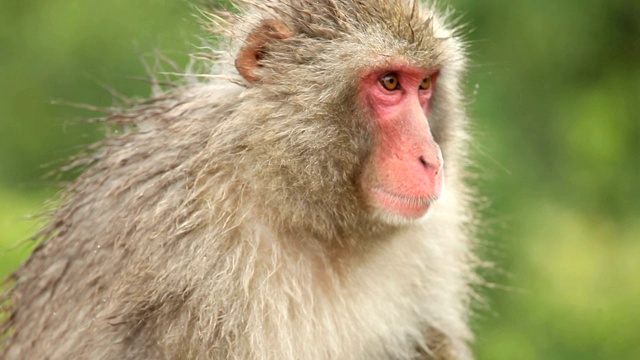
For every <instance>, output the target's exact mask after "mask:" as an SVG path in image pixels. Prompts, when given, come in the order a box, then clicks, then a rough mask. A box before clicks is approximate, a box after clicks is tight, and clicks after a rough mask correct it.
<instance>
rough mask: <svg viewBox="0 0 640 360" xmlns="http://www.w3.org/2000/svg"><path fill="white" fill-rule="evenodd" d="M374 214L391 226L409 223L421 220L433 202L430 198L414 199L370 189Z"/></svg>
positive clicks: (378, 188) (379, 189)
mask: <svg viewBox="0 0 640 360" xmlns="http://www.w3.org/2000/svg"><path fill="white" fill-rule="evenodd" d="M370 196H371V200H372V202H373V205H374V208H375V213H376V214H377V215H378V216H379V217H381V218H383V219H385V220H386V221H387V222H389V223H392V224H403V223H411V222H413V221H415V220H418V219H421V218H423V217H424V216H425V215H427V213H428V212H429V208H430V207H431V205H432V204H433V202H434V201H435V199H433V198H431V197H417V196H416V197H414V196H406V195H399V194H395V193H392V192H390V191H387V190H384V189H382V188H380V187H374V188H371V191H370Z"/></svg>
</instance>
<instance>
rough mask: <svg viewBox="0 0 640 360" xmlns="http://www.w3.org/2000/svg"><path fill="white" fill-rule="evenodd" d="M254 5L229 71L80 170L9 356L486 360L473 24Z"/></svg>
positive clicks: (430, 10)
mask: <svg viewBox="0 0 640 360" xmlns="http://www.w3.org/2000/svg"><path fill="white" fill-rule="evenodd" d="M235 5H236V6H237V7H238V8H239V9H240V11H241V13H240V14H238V13H236V12H233V13H225V12H223V11H214V12H213V13H211V14H210V16H209V20H210V21H211V22H212V23H216V24H217V25H215V26H214V27H215V28H216V29H217V30H216V31H218V32H219V33H221V34H223V35H224V36H226V39H228V41H227V42H226V43H224V44H225V45H223V50H217V51H215V52H211V54H215V56H212V57H211V58H212V59H213V58H214V57H215V59H213V60H211V59H209V60H204V61H205V62H207V64H208V66H209V68H210V69H211V70H210V71H209V70H208V71H207V73H206V74H203V75H204V76H200V78H201V79H200V80H199V81H183V82H181V83H179V84H175V85H174V86H172V87H170V88H168V89H165V90H163V91H162V92H161V93H158V94H155V95H154V97H152V98H151V99H147V100H144V101H141V102H139V103H137V104H136V105H133V106H130V107H128V108H126V109H115V110H113V112H112V113H111V114H110V115H108V116H107V117H106V118H105V120H106V121H107V122H108V123H110V124H112V125H113V126H119V127H120V128H124V129H126V131H119V132H114V133H113V134H112V135H110V136H108V137H107V139H106V140H104V141H103V142H102V143H101V144H100V146H96V147H94V148H92V149H93V150H92V151H90V153H89V155H86V156H84V157H81V158H77V159H76V162H75V165H78V166H83V167H86V170H85V171H84V172H83V174H82V175H81V176H79V177H78V178H77V179H76V180H75V181H74V182H73V183H72V184H70V185H69V186H68V187H67V188H66V189H65V190H64V192H63V194H62V198H61V199H60V202H59V204H58V205H57V207H56V208H55V209H54V210H53V211H52V213H51V214H50V219H49V225H48V227H46V228H45V229H43V230H42V232H41V233H40V235H39V237H40V239H41V243H40V245H39V246H38V247H37V249H36V250H35V252H34V253H33V255H32V256H31V258H30V259H29V260H28V261H27V262H26V263H25V264H24V265H23V266H22V267H21V268H20V269H19V270H18V271H17V272H16V273H15V274H14V275H13V277H12V278H11V279H10V280H11V281H10V282H11V283H12V285H11V286H10V287H11V288H10V289H9V290H8V291H7V292H6V294H5V295H6V298H5V300H4V301H3V302H2V303H3V304H4V305H5V310H6V312H5V313H6V320H5V322H4V325H3V327H2V330H0V332H2V333H3V334H4V335H3V338H4V340H3V342H2V345H1V347H2V349H1V350H0V358H2V359H6V360H16V359H50V360H59V359H65V360H67V359H92V360H115V359H118V360H123V359H167V360H168V359H238V360H246V359H255V360H282V359H297V360H307V359H309V360H316V359H317V360H334V359H349V360H351V359H356V360H377V359H380V360H382V359H384V360H401V359H471V358H472V355H471V351H470V350H469V345H468V344H469V342H470V341H471V339H472V334H471V332H470V330H469V326H468V320H469V319H468V318H469V316H470V308H471V307H472V299H473V298H474V297H475V296H474V292H473V288H474V284H477V283H478V282H479V280H478V279H477V276H476V275H475V271H474V270H475V268H476V265H477V263H478V261H477V260H476V258H475V257H474V255H473V252H472V250H473V249H472V241H471V238H472V234H470V229H469V228H470V224H471V222H472V221H471V219H472V217H471V215H470V210H469V208H470V205H469V198H470V196H469V195H468V190H467V186H466V185H465V181H466V180H465V177H466V175H465V171H464V167H465V163H466V154H465V147H466V145H465V144H466V142H467V135H466V132H465V122H466V120H465V115H464V109H463V108H464V104H463V99H462V95H461V89H460V87H461V84H460V78H461V76H462V73H463V72H464V67H465V66H464V65H465V54H464V46H463V43H462V41H461V40H460V38H459V37H458V34H457V32H456V30H455V28H451V27H450V25H448V23H447V19H446V16H443V15H442V14H440V13H439V12H438V10H437V9H436V8H435V7H434V6H429V5H422V4H420V3H419V2H418V1H410V0H406V1H405V0H236V4H235ZM197 75H198V74H190V75H188V76H187V78H188V79H191V78H193V77H194V76H196V77H197Z"/></svg>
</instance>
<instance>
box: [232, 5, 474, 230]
mask: <svg viewBox="0 0 640 360" xmlns="http://www.w3.org/2000/svg"><path fill="white" fill-rule="evenodd" d="M253 8H254V11H250V12H249V14H250V15H246V16H245V17H243V18H242V19H240V20H239V22H238V23H239V24H240V25H239V28H240V29H241V30H240V31H241V32H242V34H244V36H240V38H241V39H243V40H244V41H243V42H242V43H241V44H240V45H239V46H238V49H239V50H238V51H237V55H236V59H235V66H236V69H237V71H238V73H239V74H240V75H241V76H242V77H243V78H244V80H245V81H246V84H247V90H246V92H247V93H250V94H252V95H251V96H246V98H247V99H257V100H251V101H249V103H251V104H248V103H244V104H243V106H247V109H250V110H247V116H250V117H253V118H255V119H256V125H255V127H256V128H257V129H265V131H267V132H268V133H267V134H265V133H260V134H259V135H260V136H250V137H249V140H248V142H249V143H250V145H249V146H251V147H253V148H260V149H261V150H262V151H263V161H262V164H263V165H264V164H269V165H268V166H267V168H269V170H267V169H266V168H265V169H263V170H265V171H267V172H266V173H263V174H262V176H265V177H271V178H272V179H273V183H272V184H271V187H272V188H274V187H277V186H278V185H276V184H277V182H279V184H280V186H281V187H283V189H282V191H275V192H271V193H273V194H277V196H278V197H284V198H286V199H287V201H290V202H291V204H294V206H293V208H294V209H295V211H294V212H295V213H296V214H304V215H298V216H305V217H306V218H307V219H308V218H309V217H317V219H316V220H317V222H318V223H331V224H338V228H342V230H344V229H345V228H348V227H350V226H353V225H355V224H357V225H358V226H362V225H363V221H365V220H363V219H366V221H365V222H367V221H368V222H370V223H371V221H372V220H373V222H375V223H384V224H386V225H393V226H398V225H403V224H409V223H413V222H415V221H419V220H420V219H422V218H424V217H425V215H427V214H428V213H429V212H430V209H431V208H432V207H433V205H434V203H436V202H437V201H438V200H439V199H440V198H441V197H442V196H443V192H444V188H445V173H446V174H447V182H448V181H449V179H448V178H449V177H450V174H449V173H450V172H451V173H455V172H456V170H455V168H456V165H450V164H449V163H448V162H449V161H452V162H455V161H457V159H456V158H457V156H456V152H459V150H458V149H459V148H461V146H460V144H456V143H455V141H456V140H452V138H453V137H455V136H453V137H452V136H451V135H452V134H453V133H454V132H455V131H457V130H456V129H457V128H460V126H461V121H462V118H461V117H462V116H461V114H462V112H460V111H459V110H458V109H460V108H461V107H462V106H461V104H460V99H458V98H457V95H456V94H457V92H458V91H457V87H458V77H459V73H460V72H461V70H462V68H463V64H462V59H463V56H462V46H461V42H460V41H459V39H457V38H456V37H455V36H454V35H452V32H451V31H448V30H447V29H446V27H445V25H444V21H443V20H442V19H440V18H438V17H437V16H436V14H435V11H434V9H430V10H428V11H427V10H424V9H422V8H421V7H420V6H418V4H417V3H416V2H411V1H397V2H393V1H381V0H368V1H340V0H323V1H307V0H295V1H294V0H290V1H287V0H283V1H269V2H268V4H266V5H256V4H253ZM252 101H259V102H260V104H258V103H256V102H252ZM265 104H267V105H265ZM265 106H266V107H265ZM262 110H264V111H262ZM265 124H268V126H267V125H265ZM267 143H268V145H267ZM453 181H455V180H453ZM447 186H449V184H447ZM432 211H433V209H432ZM292 216H294V217H295V215H292ZM381 220H382V221H381ZM370 223H369V224H368V225H370Z"/></svg>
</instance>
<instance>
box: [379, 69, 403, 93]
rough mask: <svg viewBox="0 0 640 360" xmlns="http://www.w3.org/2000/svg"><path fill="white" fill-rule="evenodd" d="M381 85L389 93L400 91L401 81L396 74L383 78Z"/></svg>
mask: <svg viewBox="0 0 640 360" xmlns="http://www.w3.org/2000/svg"><path fill="white" fill-rule="evenodd" d="M380 84H382V86H383V87H384V88H385V89H387V90H389V91H393V90H398V89H400V81H399V80H398V74H396V73H390V74H387V75H385V76H383V77H381V78H380Z"/></svg>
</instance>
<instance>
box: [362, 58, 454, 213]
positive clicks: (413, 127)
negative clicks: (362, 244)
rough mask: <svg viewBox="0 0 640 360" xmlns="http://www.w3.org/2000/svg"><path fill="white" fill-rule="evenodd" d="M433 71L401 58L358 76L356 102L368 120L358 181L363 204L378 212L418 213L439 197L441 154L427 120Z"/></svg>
mask: <svg viewBox="0 0 640 360" xmlns="http://www.w3.org/2000/svg"><path fill="white" fill-rule="evenodd" d="M437 77H438V73H437V72H436V71H434V70H429V69H423V68H420V67H417V66H412V65H408V64H406V63H402V62H400V61H397V62H391V63H385V65H384V66H381V67H378V68H373V69H369V70H368V71H367V72H366V73H365V74H364V76H363V77H362V79H363V81H362V83H361V87H360V90H359V91H360V94H359V95H360V96H359V102H360V104H359V106H361V107H362V108H363V110H364V112H365V113H366V114H368V115H369V116H368V117H369V118H368V119H367V121H370V122H372V123H373V124H372V126H371V127H370V129H372V130H371V131H372V133H373V134H372V139H373V141H372V144H371V151H370V153H369V157H368V158H367V160H366V161H365V163H364V164H363V169H362V174H361V178H360V179H359V184H360V186H361V190H362V193H363V194H364V198H365V202H366V204H367V205H368V206H369V207H370V208H371V209H372V211H373V212H374V213H375V214H377V215H381V216H382V217H383V218H386V219H394V221H397V219H400V220H413V219H418V218H420V217H422V216H424V215H425V214H426V213H427V212H428V210H429V207H430V205H431V204H432V203H433V202H434V201H435V200H437V199H438V198H439V197H440V194H441V191H442V186H443V181H444V174H443V173H444V171H443V158H442V154H441V151H440V147H439V146H438V144H436V142H435V141H434V139H433V136H432V134H431V131H430V128H429V120H428V117H429V112H430V109H431V98H432V96H433V92H434V89H435V86H436V80H437Z"/></svg>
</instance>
